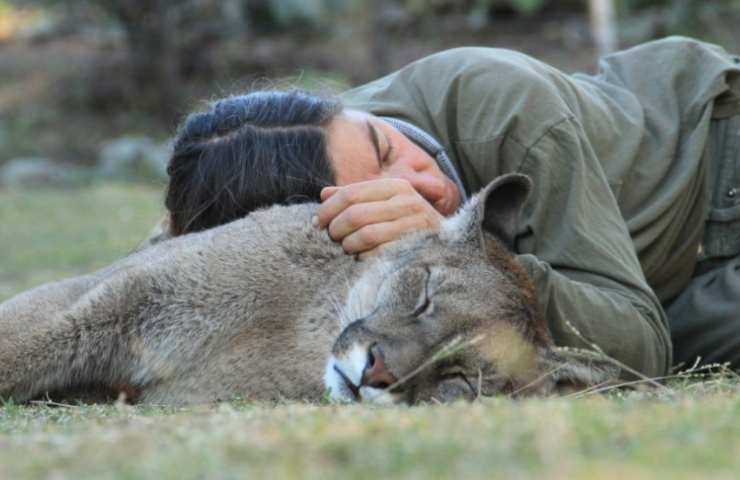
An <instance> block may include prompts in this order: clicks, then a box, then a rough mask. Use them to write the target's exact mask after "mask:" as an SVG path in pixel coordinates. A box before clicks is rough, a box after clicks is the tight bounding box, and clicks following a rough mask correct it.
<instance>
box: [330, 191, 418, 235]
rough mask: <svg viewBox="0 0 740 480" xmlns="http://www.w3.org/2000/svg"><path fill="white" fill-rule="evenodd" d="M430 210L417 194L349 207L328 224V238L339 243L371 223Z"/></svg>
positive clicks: (397, 196) (388, 220)
mask: <svg viewBox="0 0 740 480" xmlns="http://www.w3.org/2000/svg"><path fill="white" fill-rule="evenodd" d="M425 208H426V209H432V207H431V205H429V204H427V203H426V200H424V199H423V198H422V197H420V196H419V195H418V194H415V193H414V194H413V196H412V195H396V196H394V197H391V198H390V199H388V200H384V201H381V202H367V203H358V204H355V205H350V206H349V207H347V208H345V209H344V210H343V211H342V212H340V213H339V214H338V215H337V216H336V217H334V219H333V220H332V221H331V222H330V223H329V236H330V237H331V238H333V239H334V240H336V241H341V240H342V239H344V237H346V236H347V235H349V234H351V233H352V232H355V231H357V230H359V229H360V228H362V227H364V226H366V225H370V224H373V223H383V222H390V221H393V220H397V219H399V218H401V217H404V216H410V215H416V214H419V213H421V212H422V211H423V210H424V209H425Z"/></svg>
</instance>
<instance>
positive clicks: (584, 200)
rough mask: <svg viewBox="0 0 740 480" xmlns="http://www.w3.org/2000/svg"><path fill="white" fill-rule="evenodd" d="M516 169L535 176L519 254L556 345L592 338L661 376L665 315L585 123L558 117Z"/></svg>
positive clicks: (666, 344)
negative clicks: (650, 284) (646, 277)
mask: <svg viewBox="0 0 740 480" xmlns="http://www.w3.org/2000/svg"><path fill="white" fill-rule="evenodd" d="M519 170H520V171H521V172H522V173H524V174H527V175H529V176H530V177H532V179H533V181H534V191H533V195H532V197H531V198H530V201H529V203H528V206H527V207H526V209H525V215H526V218H525V219H524V222H525V223H524V225H523V228H524V229H526V232H527V233H524V234H523V236H522V237H521V239H520V242H519V250H520V253H522V255H520V256H519V258H520V261H521V262H522V264H523V265H524V266H525V268H526V269H527V270H528V271H529V273H530V275H531V276H532V278H533V280H534V283H535V286H536V288H537V293H538V295H539V300H540V303H541V305H542V308H543V311H544V314H545V316H546V318H547V319H548V323H549V326H550V329H551V331H552V334H553V336H554V338H555V342H556V343H557V344H558V345H562V346H573V347H581V348H590V347H589V345H588V344H589V343H593V344H596V345H598V346H599V348H600V349H602V350H603V351H604V352H605V353H606V354H608V355H609V356H611V357H613V358H614V359H616V360H618V361H620V362H622V363H624V364H626V365H628V366H630V367H631V368H633V369H635V370H637V371H639V372H641V373H643V374H645V375H648V376H659V375H663V374H665V373H666V372H667V370H668V369H669V368H670V366H671V343H670V335H669V332H668V327H667V321H666V316H665V313H664V312H663V309H662V307H661V305H660V302H659V301H658V299H657V297H656V295H655V293H654V292H653V291H652V290H651V288H650V287H649V286H648V284H647V281H646V279H645V276H644V274H643V273H642V270H641V267H640V264H639V261H638V259H637V254H636V252H635V250H634V246H633V243H632V239H631V238H630V234H629V232H628V230H627V226H626V224H625V222H624V220H623V218H622V216H621V213H620V211H619V207H618V205H617V202H616V199H615V198H614V195H613V193H612V191H611V189H610V187H609V183H608V181H607V179H606V177H605V175H604V172H603V170H602V168H601V167H600V165H599V162H598V160H597V159H596V157H595V154H594V152H593V150H592V148H591V146H590V145H589V143H588V140H587V139H586V137H585V135H584V133H583V130H582V128H581V126H580V125H579V124H578V123H577V121H576V120H575V119H572V118H568V119H565V120H563V121H561V122H559V123H557V124H555V125H554V126H553V127H552V128H550V129H549V131H548V133H547V134H546V135H544V136H543V137H542V138H541V139H540V140H539V141H538V142H537V143H536V144H535V145H534V146H532V147H531V148H530V149H529V151H528V152H527V155H526V157H525V158H524V160H523V162H522V165H521V167H520V169H519ZM584 339H585V341H584Z"/></svg>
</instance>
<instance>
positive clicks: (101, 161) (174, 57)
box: [0, 0, 740, 300]
mask: <svg viewBox="0 0 740 480" xmlns="http://www.w3.org/2000/svg"><path fill="white" fill-rule="evenodd" d="M737 25H740V0H0V300H2V299H3V298H4V297H7V296H8V295H10V294H11V293H14V292H16V291H18V290H20V289H22V288H24V287H27V286H30V285H33V284H35V283H38V282H40V281H44V280H47V279H50V278H56V277H58V276H60V275H66V274H72V273H77V272H80V271H86V270H89V269H90V268H94V267H96V266H98V265H100V264H103V263H105V262H108V261H110V260H111V259H113V258H116V256H120V255H121V254H123V253H125V252H126V251H127V249H130V248H132V247H133V246H134V245H135V243H136V241H138V240H141V238H142V237H143V236H145V235H146V231H147V229H148V228H149V227H150V226H151V225H152V224H153V223H154V222H155V221H156V218H157V215H158V214H159V213H160V211H161V207H160V203H161V192H162V187H163V185H164V184H165V181H166V176H165V175H164V165H165V162H166V160H167V155H168V146H167V145H168V144H167V140H168V139H169V138H170V137H171V136H172V135H173V134H174V132H175V129H176V126H177V124H178V122H179V121H180V120H182V118H183V117H184V116H185V115H186V114H187V113H188V112H190V111H192V110H194V109H198V108H201V107H202V106H203V105H204V102H205V101H207V100H209V99H213V98H216V97H220V96H224V95H228V94H233V93H237V92H244V91H247V90H249V89H254V88H265V87H278V88H279V87H290V86H298V87H302V88H313V89H320V90H341V89H344V88H347V87H348V86H351V85H355V84H358V83H361V82H365V81H368V80H371V79H373V78H376V77H378V76H380V75H383V74H385V73H387V72H389V71H391V70H393V69H395V68H397V67H400V66H402V65H404V64H405V63H408V62H410V61H412V60H414V59H417V58H419V57H421V56H423V55H426V54H429V53H432V52H435V51H439V50H442V49H446V48H450V47H455V46H461V45H484V46H492V47H505V48H513V49H517V50H521V51H523V52H526V53H528V54H531V55H533V56H536V57H538V58H540V59H542V60H544V61H546V62H548V63H551V64H553V65H555V66H557V67H559V68H561V69H563V70H565V71H586V72H593V71H594V70H595V66H596V59H597V57H598V56H599V55H601V54H604V53H607V52H609V51H611V50H614V49H616V48H624V47H628V46H631V45H634V44H637V43H640V42H644V41H647V40H651V39H655V38H660V37H664V36H666V35H671V34H683V35H691V36H694V37H698V38H701V39H704V40H708V41H712V42H715V43H719V44H721V45H723V46H725V47H726V48H727V49H728V50H730V51H734V52H740V29H739V28H737ZM49 187H51V188H49ZM47 237H48V238H47ZM54 242H56V243H54Z"/></svg>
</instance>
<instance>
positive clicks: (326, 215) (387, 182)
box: [317, 178, 413, 227]
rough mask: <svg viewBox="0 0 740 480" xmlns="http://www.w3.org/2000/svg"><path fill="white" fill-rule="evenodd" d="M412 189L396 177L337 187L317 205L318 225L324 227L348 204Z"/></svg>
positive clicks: (379, 198) (384, 197)
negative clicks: (336, 189)
mask: <svg viewBox="0 0 740 480" xmlns="http://www.w3.org/2000/svg"><path fill="white" fill-rule="evenodd" d="M412 190H413V187H411V184H409V182H408V181H406V180H403V179H398V178H383V179H378V180H369V181H366V182H359V183H353V184H351V185H345V186H343V187H339V191H338V192H336V193H334V194H333V195H331V197H329V198H327V199H326V201H324V202H323V203H322V204H321V206H320V207H319V210H318V212H317V214H318V217H319V225H320V226H321V227H325V226H326V225H328V224H329V223H330V222H331V221H332V220H333V219H334V217H336V216H337V215H339V213H340V212H342V211H344V210H345V209H346V208H347V207H349V206H350V205H354V204H358V203H365V202H377V201H382V200H387V199H389V198H391V197H392V196H393V195H396V194H398V193H402V192H411V191H412Z"/></svg>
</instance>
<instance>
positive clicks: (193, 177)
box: [165, 91, 342, 235]
mask: <svg viewBox="0 0 740 480" xmlns="http://www.w3.org/2000/svg"><path fill="white" fill-rule="evenodd" d="M341 110H342V105H341V103H340V102H339V100H337V99H332V98H324V97H320V96H317V95H311V94H307V93H303V92H296V91H293V92H278V91H262V92H253V93H250V94H247V95H240V96H234V97H228V98H224V99H221V100H218V101H216V102H214V103H212V104H211V106H210V109H209V110H208V111H206V112H199V113H193V114H191V115H190V116H189V117H188V118H187V119H186V120H185V122H184V123H183V124H182V126H181V127H180V129H179V131H178V134H177V137H176V138H175V142H174V152H173V154H172V157H171V159H170V162H169V165H168V167H167V173H168V175H169V177H170V181H169V185H168V187H167V194H166V197H165V206H166V207H167V209H168V210H169V213H170V233H171V234H172V235H181V234H184V233H189V232H197V231H200V230H205V229H207V228H211V227H214V226H217V225H221V224H224V223H227V222H230V221H232V220H236V219H237V218H241V217H243V216H245V215H247V214H248V213H250V212H252V211H254V210H256V209H258V208H261V207H266V206H269V205H273V204H291V203H302V202H308V201H318V200H319V193H320V192H321V189H322V188H323V187H325V186H327V185H333V184H334V180H335V175H334V170H333V168H332V166H331V162H330V160H329V154H328V151H327V147H326V135H325V130H324V127H326V126H327V125H328V124H329V122H330V121H331V120H332V118H334V116H335V115H337V114H338V113H339V112H341Z"/></svg>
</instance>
